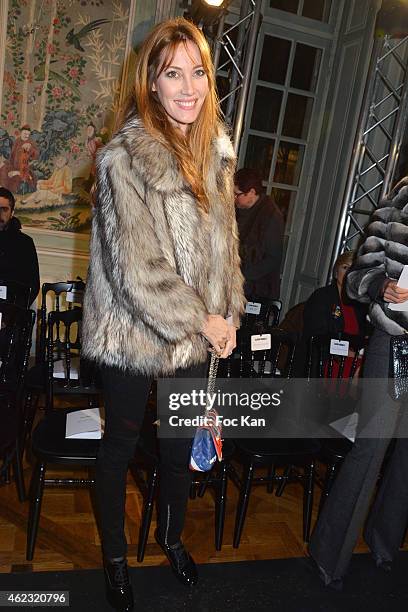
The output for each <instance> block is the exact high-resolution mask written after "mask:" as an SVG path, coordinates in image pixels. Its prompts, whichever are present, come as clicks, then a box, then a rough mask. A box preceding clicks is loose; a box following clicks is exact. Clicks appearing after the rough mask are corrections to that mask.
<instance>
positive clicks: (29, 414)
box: [21, 392, 40, 453]
mask: <svg viewBox="0 0 408 612" xmlns="http://www.w3.org/2000/svg"><path fill="white" fill-rule="evenodd" d="M39 400H40V393H38V394H36V396H35V399H34V400H33V393H31V392H29V393H27V395H26V399H25V403H24V414H23V419H22V421H23V426H22V432H21V448H22V451H23V453H24V449H25V447H26V443H27V438H29V437H30V435H31V430H32V427H33V422H34V416H35V413H36V410H37V407H38V402H39Z"/></svg>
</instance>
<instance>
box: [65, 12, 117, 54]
mask: <svg viewBox="0 0 408 612" xmlns="http://www.w3.org/2000/svg"><path fill="white" fill-rule="evenodd" d="M105 23H110V21H109V19H95V20H94V21H90V22H89V23H87V24H86V25H85V26H84V27H83V28H81V29H80V30H79V31H78V32H74V28H72V30H70V31H69V32H68V34H67V35H66V37H65V41H66V43H67V45H74V47H75V49H77V51H85V49H84V48H83V47H82V45H81V43H80V39H81V38H85V36H88V34H89V33H90V32H92V30H97V29H98V28H100V27H101V25H103V24H105Z"/></svg>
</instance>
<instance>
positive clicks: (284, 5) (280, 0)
mask: <svg viewBox="0 0 408 612" xmlns="http://www.w3.org/2000/svg"><path fill="white" fill-rule="evenodd" d="M298 5H299V0H269V6H270V8H275V9H279V10H280V11H286V12H288V13H297V10H298Z"/></svg>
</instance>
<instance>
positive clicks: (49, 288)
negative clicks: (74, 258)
mask: <svg viewBox="0 0 408 612" xmlns="http://www.w3.org/2000/svg"><path fill="white" fill-rule="evenodd" d="M84 290H85V283H84V282H83V281H82V280H77V281H66V282H58V283H44V284H43V286H42V288H41V315H40V333H39V344H38V350H37V358H36V361H37V363H45V360H46V349H47V328H48V321H47V312H48V309H47V299H51V301H52V310H53V311H54V312H63V311H65V310H71V309H72V308H73V306H74V304H82V297H83V293H84ZM57 339H58V340H59V327H57ZM54 350H55V353H56V359H60V358H61V350H62V344H61V342H56V343H55V345H54Z"/></svg>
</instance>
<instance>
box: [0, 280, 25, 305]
mask: <svg viewBox="0 0 408 612" xmlns="http://www.w3.org/2000/svg"><path fill="white" fill-rule="evenodd" d="M0 302H8V303H9V304H17V306H21V308H26V309H27V308H29V307H30V304H31V287H28V285H24V284H23V283H20V282H18V281H11V280H8V281H6V280H2V279H0Z"/></svg>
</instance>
